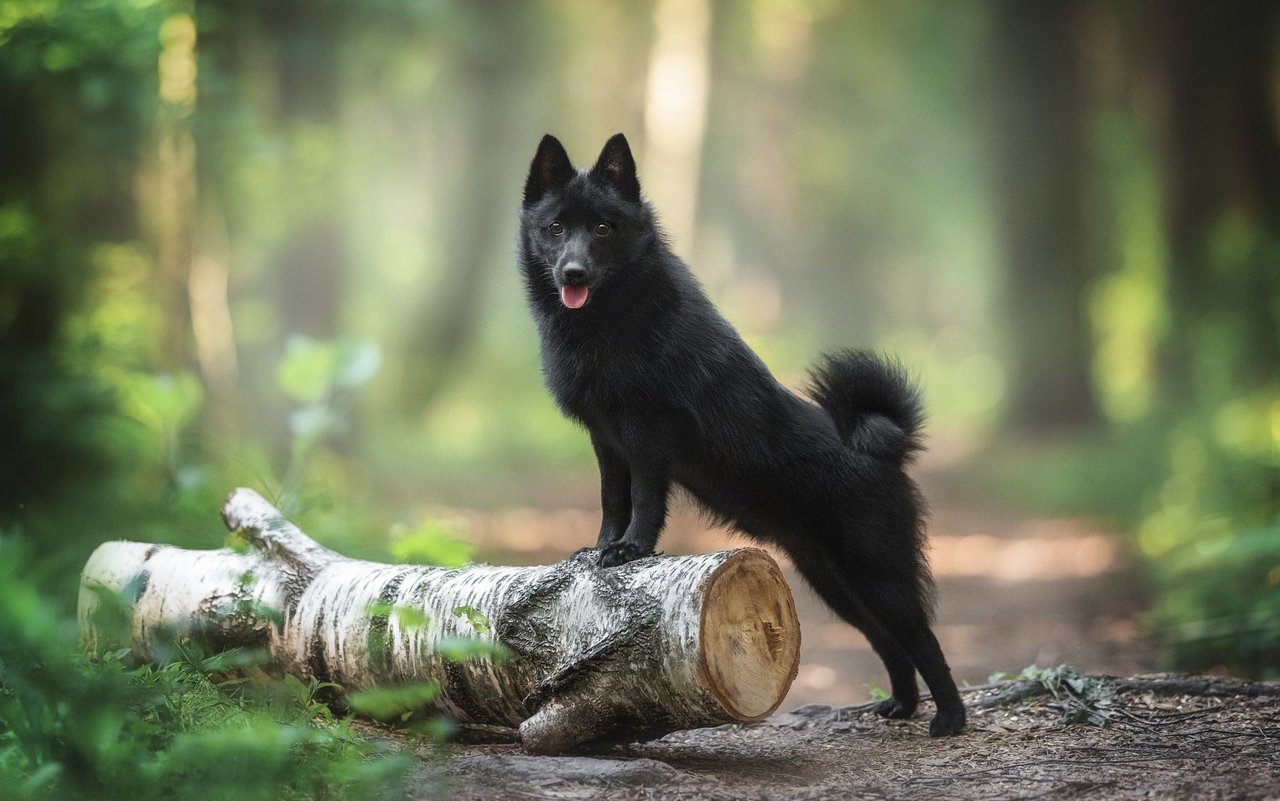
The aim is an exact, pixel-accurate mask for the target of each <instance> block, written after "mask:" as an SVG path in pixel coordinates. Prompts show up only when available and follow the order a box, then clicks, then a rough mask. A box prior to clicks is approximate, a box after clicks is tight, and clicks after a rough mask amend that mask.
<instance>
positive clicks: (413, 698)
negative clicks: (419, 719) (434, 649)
mask: <svg viewBox="0 0 1280 801" xmlns="http://www.w3.org/2000/svg"><path fill="white" fill-rule="evenodd" d="M439 695H440V685H439V684H436V683H435V682H425V683H422V684H408V685H404V686H401V687H380V688H377V689H373V690H362V691H360V692H358V693H353V694H352V695H351V696H350V697H349V698H348V699H347V702H348V704H350V706H351V708H352V709H353V710H355V711H356V712H359V713H360V714H362V715H368V716H369V717H371V718H374V719H376V720H391V719H393V718H395V717H397V716H399V715H402V714H404V713H406V712H416V711H418V710H420V709H422V708H424V707H426V706H427V705H428V704H430V703H431V702H432V701H434V700H436V698H437V697H439Z"/></svg>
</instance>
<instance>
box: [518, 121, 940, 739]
mask: <svg viewBox="0 0 1280 801" xmlns="http://www.w3.org/2000/svg"><path fill="white" fill-rule="evenodd" d="M519 258H520V267H521V269H522V271H523V273H524V278H525V281H526V283H527V289H528V294H529V303H530V305H531V306H532V307H533V315H534V318H535V319H536V321H537V324H538V333H539V335H540V336H541V342H542V370H543V375H544V377H545V379H546V382H547V386H548V387H550V389H551V392H552V394H553V395H554V396H555V399H556V402H557V403H558V404H559V405H560V408H561V409H562V410H563V411H564V412H565V414H567V415H569V416H570V417H572V418H573V419H575V420H578V421H580V422H581V423H583V424H584V425H585V426H586V428H587V430H588V431H589V432H590V434H591V444H592V446H593V447H594V448H595V452H596V457H597V459H598V460H599V463H600V485H601V488H600V495H601V503H602V506H603V509H604V521H603V523H602V524H601V526H600V538H599V541H598V542H597V548H598V549H599V558H600V564H601V565H602V566H606V567H608V566H613V565H619V564H622V563H624V562H628V561H630V560H632V559H637V558H639V557H643V556H648V555H650V554H651V553H653V550H654V546H655V545H656V544H657V541H658V535H659V533H660V532H661V531H662V527H663V524H664V523H665V520H666V515H667V496H668V494H669V493H670V490H671V488H672V485H673V484H678V485H680V486H681V487H683V488H684V489H685V490H686V491H688V493H689V494H690V495H692V496H693V497H694V498H695V499H697V501H698V502H699V503H700V504H701V505H702V506H703V507H705V508H706V509H707V510H708V511H709V512H710V513H711V514H712V515H713V516H714V517H716V518H717V519H718V520H720V521H721V522H723V523H725V524H728V525H731V526H733V527H735V528H737V529H740V530H741V531H743V532H745V533H746V534H748V535H749V536H751V537H754V538H756V539H758V540H763V541H766V542H772V543H776V544H777V545H779V546H780V547H781V548H782V549H783V550H785V551H786V552H787V554H789V555H790V556H791V559H792V560H793V561H794V562H795V564H796V567H797V568H799V570H800V572H801V573H803V574H804V576H805V578H806V579H807V580H808V581H809V583H810V584H811V585H812V586H813V588H814V589H815V590H816V591H817V592H818V593H819V594H820V595H821V596H822V598H823V599H824V600H825V601H826V602H827V604H828V605H830V606H831V608H832V609H834V610H835V611H836V613H837V614H839V615H840V616H841V617H842V618H844V619H845V620H847V621H848V622H849V623H851V624H853V625H854V626H856V627H858V628H859V629H860V630H861V631H862V632H863V633H864V634H865V635H866V637H867V639H868V640H870V642H871V645H872V647H873V648H875V650H876V653H877V654H879V655H880V658H881V659H882V660H884V664H885V667H886V668H887V669H888V671H889V677H890V681H891V685H892V687H893V697H892V698H890V699H888V700H887V701H884V702H882V703H881V704H880V705H879V706H878V708H877V711H878V712H879V713H880V714H881V715H884V716H886V717H892V718H904V717H908V716H910V715H912V714H913V713H914V712H915V709H916V705H917V703H918V701H919V690H918V689H917V687H916V681H915V671H916V670H919V671H920V675H921V676H922V677H923V678H924V680H925V683H926V684H928V686H929V689H930V690H931V691H932V692H933V697H934V700H935V701H936V703H937V707H938V713H937V715H936V716H935V717H934V718H933V721H932V723H931V725H930V727H929V731H930V733H931V734H933V735H934V736H939V735H946V734H956V733H958V732H959V731H961V730H962V729H963V728H964V723H965V709H964V704H963V703H962V702H961V700H960V695H959V693H958V692H957V691H956V686H955V682H954V681H953V680H952V678H951V671H950V669H949V668H948V667H947V663H946V659H945V658H944V657H943V655H942V650H941V649H940V648H939V647H938V641H937V639H936V638H935V637H934V636H933V632H932V631H931V630H930V628H929V624H930V617H931V613H932V601H933V597H932V596H933V582H932V578H931V576H930V575H929V569H928V566H927V564H926V562H925V558H924V555H923V553H922V551H921V548H922V546H923V532H922V530H921V528H922V527H921V515H922V510H923V503H922V500H921V498H920V495H919V492H918V491H917V489H916V486H915V484H914V483H913V482H912V481H911V479H910V478H909V477H908V476H907V475H906V473H905V471H904V465H905V464H906V463H907V462H908V461H909V460H910V459H911V457H912V455H913V454H914V452H915V451H917V450H918V449H919V448H920V441H919V438H918V436H919V435H918V432H919V429H920V425H921V422H922V413H921V409H920V401H919V399H918V397H917V395H916V392H915V390H914V389H913V388H912V387H911V386H910V384H909V383H908V382H907V380H906V378H905V377H904V376H903V374H902V372H901V370H900V369H898V368H896V367H894V366H891V365H887V364H885V363H884V362H882V361H880V360H879V359H877V358H876V357H874V356H872V355H870V354H867V353H865V352H860V351H845V352H842V353H839V354H836V355H831V356H827V357H826V358H825V360H824V361H823V362H822V364H821V365H820V366H819V367H817V368H816V369H815V371H814V373H813V391H812V394H813V397H814V399H815V400H816V401H817V405H815V404H813V403H810V402H808V401H805V400H803V399H801V398H798V397H796V396H795V395H793V394H792V393H791V392H789V391H788V390H787V389H786V388H784V387H783V386H782V385H780V384H779V383H778V382H777V381H776V380H774V378H773V376H772V375H771V374H770V373H769V370H768V369H767V368H766V367H765V366H764V363H763V362H761V361H760V359H759V357H757V356H756V354H755V353H753V352H752V351H751V349H750V348H748V347H747V346H746V344H745V343H744V342H743V341H742V339H741V337H739V336H738V333H737V332H736V331H735V330H734V329H733V327H732V326H730V325H729V323H728V322H726V321H725V319H724V318H723V317H721V316H720V314H719V313H718V312H717V311H716V309H715V307H713V306H712V305H711V302H710V301H709V300H708V299H707V297H706V295H705V294H703V292H702V289H701V287H699V285H698V283H697V281H696V280H695V279H694V277H693V275H692V274H691V273H690V271H689V268H688V267H687V266H686V265H685V264H684V263H683V262H681V261H680V260H679V259H678V258H677V257H676V256H675V255H673V254H672V252H671V250H670V248H669V247H668V246H667V244H666V243H665V242H664V241H663V238H662V235H661V233H660V232H659V230H658V226H657V224H656V221H655V219H654V214H653V210H652V209H651V208H650V206H649V205H648V204H647V203H645V202H644V201H643V200H642V199H641V197H640V184H639V181H638V180H637V178H636V165H635V161H634V159H633V158H632V156H631V149H630V148H629V147H628V145H627V140H626V138H625V137H623V136H622V134H618V135H616V136H614V137H613V138H612V139H610V140H609V142H608V143H607V144H606V145H605V146H604V150H603V151H602V152H601V154H600V158H599V160H598V161H597V162H596V164H595V166H594V167H592V168H591V169H590V170H587V171H578V170H577V169H575V168H574V167H573V165H572V164H571V163H570V161H569V157H568V155H567V154H566V153H565V150H564V147H563V146H561V144H560V142H559V141H558V140H556V138H555V137H553V136H550V135H548V136H546V137H544V138H543V139H542V143H541V144H540V145H539V147H538V153H537V155H536V156H535V157H534V159H533V165H532V167H531V169H530V170H529V178H528V181H527V183H526V184H525V190H524V205H523V208H522V211H521V226H520V242H519Z"/></svg>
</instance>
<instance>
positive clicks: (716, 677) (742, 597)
mask: <svg viewBox="0 0 1280 801" xmlns="http://www.w3.org/2000/svg"><path fill="white" fill-rule="evenodd" d="M700 646H701V651H702V654H701V655H702V664H701V668H702V673H703V680H704V682H705V683H706V686H707V687H708V688H709V689H710V690H711V692H712V694H713V695H714V696H715V698H716V700H717V701H719V702H720V704H721V705H722V706H723V707H724V709H725V711H726V712H727V713H729V714H730V715H731V716H732V717H734V718H735V719H737V720H740V721H742V722H744V723H749V722H754V721H757V720H763V719H764V718H766V717H768V716H769V715H770V714H771V713H772V712H773V711H774V710H775V709H777V708H778V705H779V704H781V703H782V699H783V697H784V696H785V695H786V694H787V690H788V689H789V688H790V687H791V682H792V681H793V680H794V679H795V677H796V671H797V670H798V669H799V667H800V621H799V619H798V618H797V617H796V605H795V599H794V598H792V596H791V589H790V588H789V587H788V586H787V582H786V579H784V578H783V576H782V571H781V570H780V569H779V568H778V565H777V563H776V562H774V561H773V559H771V558H770V557H769V556H768V555H767V554H766V553H765V552H763V551H758V550H754V549H744V550H742V551H739V552H738V553H736V554H735V555H734V557H733V558H731V559H729V560H728V561H726V562H725V563H724V564H723V565H722V566H721V567H720V568H719V569H718V570H717V571H716V572H715V573H714V574H713V575H712V576H711V578H710V579H708V581H707V584H706V590H705V597H704V601H703V606H702V624H701V643H700Z"/></svg>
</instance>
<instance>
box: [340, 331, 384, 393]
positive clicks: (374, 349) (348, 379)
mask: <svg viewBox="0 0 1280 801" xmlns="http://www.w3.org/2000/svg"><path fill="white" fill-rule="evenodd" d="M380 367H382V351H381V350H379V348H378V346H377V345H376V344H374V343H372V342H369V341H366V340H363V339H354V338H351V337H344V338H342V339H340V340H338V342H337V344H336V366H335V369H334V377H333V383H334V384H335V385H337V386H340V387H344V388H346V389H355V388H356V387H359V386H363V385H364V384H367V383H369V381H370V380H372V379H373V377H374V376H375V375H377V373H378V369H379V368H380Z"/></svg>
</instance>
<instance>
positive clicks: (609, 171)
mask: <svg viewBox="0 0 1280 801" xmlns="http://www.w3.org/2000/svg"><path fill="white" fill-rule="evenodd" d="M591 177H592V178H595V179H596V180H598V181H601V182H603V183H606V184H609V185H610V186H612V187H614V188H615V189H617V190H618V192H619V194H621V195H622V197H623V198H624V199H625V200H630V201H632V202H638V201H639V200H640V181H639V179H637V178H636V160H635V159H634V158H632V157H631V146H630V145H628V144H627V137H625V136H623V135H622V134H614V135H613V137H612V138H610V139H609V141H608V142H605V143H604V150H601V151H600V158H599V159H598V160H597V161H596V166H594V167H592V168H591Z"/></svg>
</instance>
